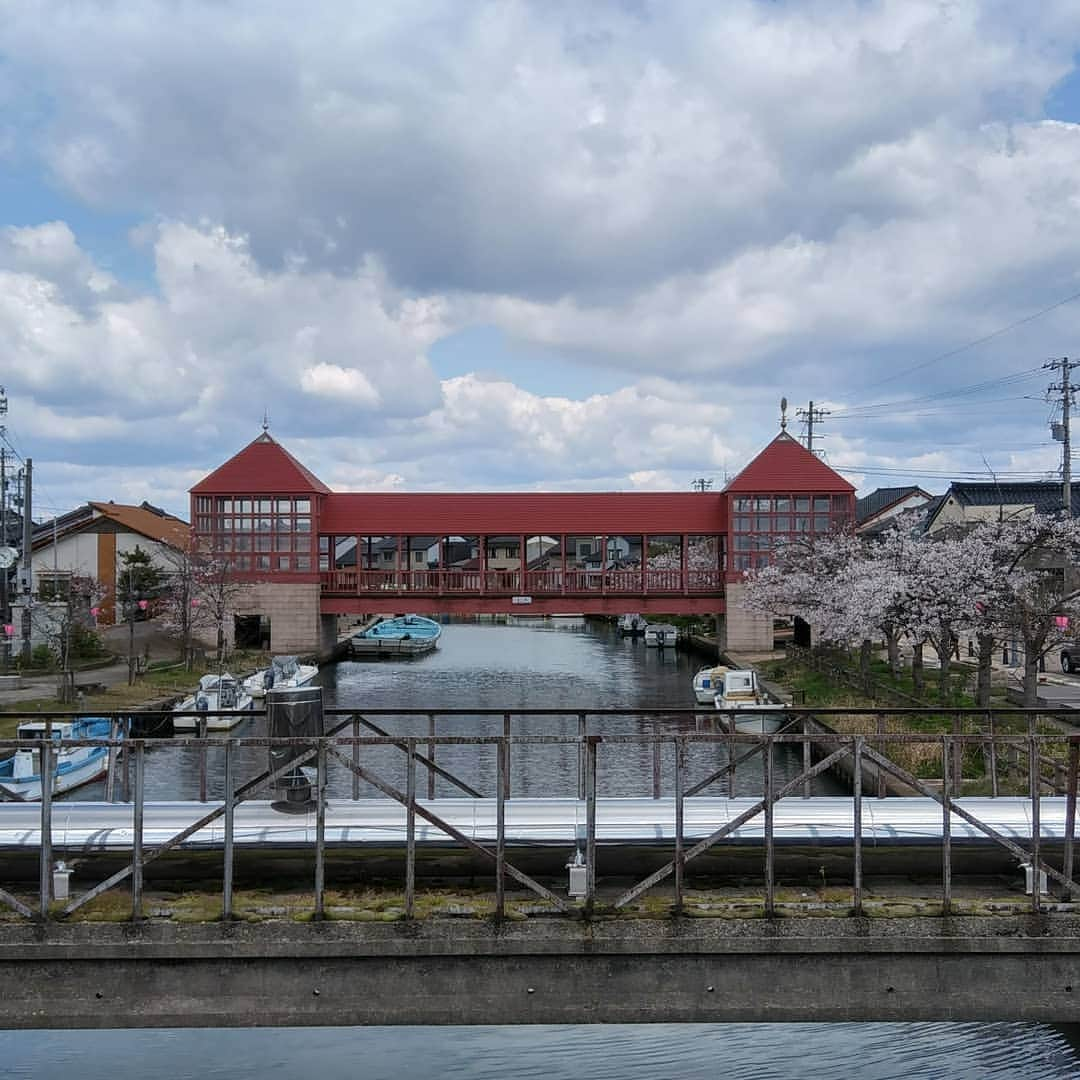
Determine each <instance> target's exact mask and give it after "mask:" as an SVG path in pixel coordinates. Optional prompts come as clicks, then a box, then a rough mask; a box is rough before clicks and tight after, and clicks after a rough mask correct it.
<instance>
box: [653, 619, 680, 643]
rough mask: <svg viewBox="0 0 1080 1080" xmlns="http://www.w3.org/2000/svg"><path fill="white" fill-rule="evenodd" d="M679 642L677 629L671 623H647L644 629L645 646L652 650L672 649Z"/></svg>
mask: <svg viewBox="0 0 1080 1080" xmlns="http://www.w3.org/2000/svg"><path fill="white" fill-rule="evenodd" d="M678 640H679V628H678V627H677V626H672V625H671V623H653V622H651V623H649V624H648V625H647V626H646V627H645V644H646V645H648V646H649V647H650V648H654V649H674V648H675V642H676V641H678Z"/></svg>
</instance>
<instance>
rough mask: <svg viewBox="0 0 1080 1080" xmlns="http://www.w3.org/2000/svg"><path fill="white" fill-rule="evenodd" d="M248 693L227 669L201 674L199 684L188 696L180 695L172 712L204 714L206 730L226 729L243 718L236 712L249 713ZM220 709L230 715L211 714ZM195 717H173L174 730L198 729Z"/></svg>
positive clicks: (249, 696)
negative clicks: (217, 673)
mask: <svg viewBox="0 0 1080 1080" xmlns="http://www.w3.org/2000/svg"><path fill="white" fill-rule="evenodd" d="M254 704H255V703H254V701H252V698H251V694H250V693H248V691H247V690H246V689H245V687H244V685H243V684H242V683H240V682H239V681H238V680H237V679H236V678H235V676H233V675H230V674H229V673H228V672H223V673H222V674H221V675H204V676H203V677H202V678H201V679H200V680H199V687H198V689H197V690H196V691H195V693H194V694H192V695H191V696H190V697H186V698H184V700H183V701H181V702H180V704H179V705H177V706H175V708H174V711H175V712H178V713H208V714H210V715H208V716H207V717H206V730H207V731H228V730H229V729H230V728H234V727H236V725H237V724H239V723H240V722H241V721H242V720H244V719H245V718H244V717H243V716H241V715H239V714H240V713H242V712H249V711H250V710H251V708H252V706H253V705H254ZM222 710H228V711H229V713H231V714H232V715H226V716H215V715H213V714H214V713H218V712H220V711H222ZM198 724H199V717H198V716H174V717H173V730H174V731H195V730H197V728H198Z"/></svg>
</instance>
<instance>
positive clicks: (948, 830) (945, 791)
mask: <svg viewBox="0 0 1080 1080" xmlns="http://www.w3.org/2000/svg"><path fill="white" fill-rule="evenodd" d="M949 767H950V761H949V737H948V736H947V735H942V736H941V913H942V914H943V915H951V914H952V815H951V809H950V805H949V804H950V803H951V802H952V785H951V784H950V783H949Z"/></svg>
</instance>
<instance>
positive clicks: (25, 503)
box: [21, 458, 34, 664]
mask: <svg viewBox="0 0 1080 1080" xmlns="http://www.w3.org/2000/svg"><path fill="white" fill-rule="evenodd" d="M33 474H34V462H33V459H32V458H27V459H26V467H25V470H24V475H23V500H22V515H23V542H22V561H23V569H22V583H21V584H22V601H23V609H22V658H23V663H24V664H29V663H30V651H31V650H30V594H31V593H32V592H33V591H34V564H33V559H34V529H33V522H32V520H31V519H32V513H33V506H34V501H33Z"/></svg>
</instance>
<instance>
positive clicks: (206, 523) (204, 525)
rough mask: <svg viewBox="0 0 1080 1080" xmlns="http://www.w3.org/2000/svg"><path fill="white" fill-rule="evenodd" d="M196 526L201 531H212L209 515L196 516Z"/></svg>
mask: <svg viewBox="0 0 1080 1080" xmlns="http://www.w3.org/2000/svg"><path fill="white" fill-rule="evenodd" d="M195 528H196V529H198V530H199V532H204V533H205V532H209V531H210V519H209V518H208V517H201V518H196V519H195Z"/></svg>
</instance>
